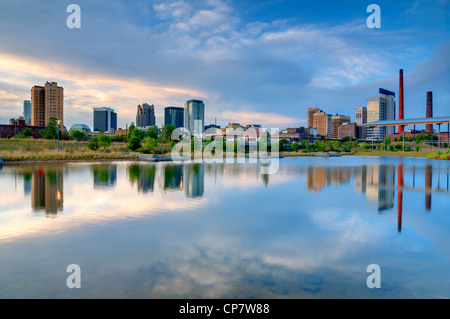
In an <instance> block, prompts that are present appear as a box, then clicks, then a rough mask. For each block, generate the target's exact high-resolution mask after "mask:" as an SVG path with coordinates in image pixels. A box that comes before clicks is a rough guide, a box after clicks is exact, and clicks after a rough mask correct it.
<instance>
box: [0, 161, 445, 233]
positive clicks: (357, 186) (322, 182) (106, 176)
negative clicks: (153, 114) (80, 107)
mask: <svg viewBox="0 0 450 319" xmlns="http://www.w3.org/2000/svg"><path fill="white" fill-rule="evenodd" d="M65 165H67V164H57V165H55V164H52V165H23V166H10V167H7V168H6V170H4V171H3V172H2V174H10V173H13V174H14V178H15V184H16V187H17V178H18V176H19V178H20V177H22V180H23V193H24V195H28V194H31V207H32V211H34V212H39V211H44V212H45V213H46V214H47V215H55V214H57V213H58V212H61V211H63V209H64V180H65V179H67V178H69V177H70V176H71V174H75V175H76V174H78V173H80V171H83V170H85V169H89V170H90V171H91V178H92V180H93V189H94V190H95V189H97V190H99V191H102V190H108V189H114V188H115V187H116V185H117V183H118V180H120V177H119V171H120V170H121V169H123V168H126V178H127V179H128V181H129V183H130V185H131V186H132V187H136V186H137V191H138V193H142V194H150V193H154V192H155V188H156V187H158V189H159V190H160V191H162V192H168V191H170V192H177V191H182V190H184V195H185V197H186V198H201V197H203V196H204V193H205V179H209V180H212V181H214V182H213V184H214V185H215V184H216V183H217V180H218V179H219V180H220V179H222V180H223V179H224V181H223V182H222V183H225V184H230V185H240V186H244V185H252V186H253V187H257V185H258V184H259V185H261V186H265V187H268V186H269V180H272V181H273V182H274V183H279V182H280V178H279V177H280V176H286V175H287V176H289V177H290V178H303V177H305V178H306V188H307V190H308V191H309V192H312V193H319V192H321V191H322V190H323V189H324V188H327V187H340V186H343V185H351V184H350V183H351V182H352V179H353V191H354V192H355V193H356V194H358V195H362V196H365V198H366V201H367V203H369V204H375V205H377V208H378V212H379V213H384V212H386V211H389V210H391V209H393V208H394V205H395V200H396V199H397V210H398V216H399V217H398V221H399V222H398V224H399V226H398V227H399V231H400V230H401V216H402V210H403V192H404V190H407V191H416V192H422V193H424V197H425V205H424V207H425V211H427V212H429V211H430V210H431V198H432V193H433V192H437V191H438V192H443V191H444V192H447V193H448V189H449V185H448V184H449V178H448V176H449V169H448V167H445V168H444V169H441V167H440V166H437V167H436V168H433V166H432V165H431V164H427V165H425V166H421V167H420V166H419V167H416V166H415V165H412V166H408V165H406V166H405V164H404V163H403V161H402V160H400V162H399V163H398V164H397V165H392V164H373V165H358V166H317V165H309V166H307V167H297V166H285V167H281V168H280V172H279V174H276V175H261V174H259V167H258V166H256V165H251V164H197V163H196V164H185V165H181V164H172V163H158V164H154V163H139V162H132V163H123V164H118V163H101V164H86V165H84V166H83V165H81V166H74V167H72V168H71V170H67V169H65V168H66V167H67V166H65ZM405 174H406V175H408V176H409V175H410V176H411V177H412V178H411V179H410V178H407V179H406V180H405ZM433 174H434V175H436V177H437V185H433ZM443 174H446V178H444V179H443V180H444V182H443V183H442V182H441V179H442V178H441V175H443ZM83 176H84V175H83ZM86 182H87V180H86V179H85V178H83V180H82V181H77V183H78V184H84V183H86ZM281 182H282V183H283V179H281ZM405 182H406V184H405ZM435 184H436V183H435ZM83 187H84V186H83ZM210 187H213V186H210ZM395 191H397V196H395V195H396V194H395Z"/></svg>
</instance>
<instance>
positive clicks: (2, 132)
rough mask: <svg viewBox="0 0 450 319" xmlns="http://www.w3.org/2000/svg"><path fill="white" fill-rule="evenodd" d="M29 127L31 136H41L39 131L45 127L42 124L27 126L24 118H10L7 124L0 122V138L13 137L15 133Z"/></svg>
mask: <svg viewBox="0 0 450 319" xmlns="http://www.w3.org/2000/svg"><path fill="white" fill-rule="evenodd" d="M27 127H29V128H30V129H31V131H32V132H33V138H41V137H42V136H41V134H40V131H41V130H43V129H45V127H44V126H29V125H26V123H25V120H22V119H19V120H16V119H11V120H10V121H9V124H0V138H8V137H11V138H14V136H15V134H17V135H18V134H20V133H22V132H23V131H25V129H26V128H27Z"/></svg>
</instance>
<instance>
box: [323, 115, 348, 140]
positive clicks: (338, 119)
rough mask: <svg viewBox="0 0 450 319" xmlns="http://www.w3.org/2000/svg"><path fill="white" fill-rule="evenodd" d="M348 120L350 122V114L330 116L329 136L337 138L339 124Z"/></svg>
mask: <svg viewBox="0 0 450 319" xmlns="http://www.w3.org/2000/svg"><path fill="white" fill-rule="evenodd" d="M350 122H351V119H350V116H346V115H338V114H336V115H333V116H331V138H332V139H337V138H339V126H341V125H342V124H344V123H350ZM328 138H330V136H328Z"/></svg>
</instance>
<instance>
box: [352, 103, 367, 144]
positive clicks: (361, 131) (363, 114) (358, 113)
mask: <svg viewBox="0 0 450 319" xmlns="http://www.w3.org/2000/svg"><path fill="white" fill-rule="evenodd" d="M355 123H356V125H361V124H365V123H367V107H365V106H358V107H357V108H356V110H355ZM358 136H359V138H360V139H363V140H365V139H366V138H367V128H366V127H358Z"/></svg>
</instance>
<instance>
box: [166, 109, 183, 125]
mask: <svg viewBox="0 0 450 319" xmlns="http://www.w3.org/2000/svg"><path fill="white" fill-rule="evenodd" d="M164 125H174V126H175V127H176V128H178V127H183V126H184V109H183V108H182V107H175V106H169V107H166V108H165V109H164Z"/></svg>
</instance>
